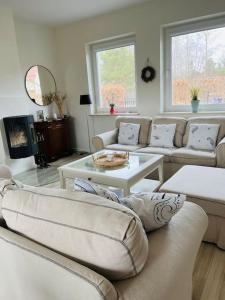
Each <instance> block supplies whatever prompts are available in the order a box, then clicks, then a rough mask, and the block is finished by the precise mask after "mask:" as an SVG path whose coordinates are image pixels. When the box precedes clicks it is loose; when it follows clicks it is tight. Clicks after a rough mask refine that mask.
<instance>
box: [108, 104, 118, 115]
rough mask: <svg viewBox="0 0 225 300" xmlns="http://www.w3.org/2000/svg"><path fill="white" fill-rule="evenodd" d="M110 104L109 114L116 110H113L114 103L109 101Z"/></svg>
mask: <svg viewBox="0 0 225 300" xmlns="http://www.w3.org/2000/svg"><path fill="white" fill-rule="evenodd" d="M109 106H110V111H109V112H110V114H115V112H116V110H115V104H114V103H110V104H109Z"/></svg>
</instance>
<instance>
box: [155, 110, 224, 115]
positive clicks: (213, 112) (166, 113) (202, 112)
mask: <svg viewBox="0 0 225 300" xmlns="http://www.w3.org/2000/svg"><path fill="white" fill-rule="evenodd" d="M221 114H225V111H224V110H221V111H218V110H217V111H199V112H197V113H193V112H190V111H189V112H188V111H184V112H181V111H167V112H161V113H160V115H186V116H188V115H190V116H197V115H221Z"/></svg>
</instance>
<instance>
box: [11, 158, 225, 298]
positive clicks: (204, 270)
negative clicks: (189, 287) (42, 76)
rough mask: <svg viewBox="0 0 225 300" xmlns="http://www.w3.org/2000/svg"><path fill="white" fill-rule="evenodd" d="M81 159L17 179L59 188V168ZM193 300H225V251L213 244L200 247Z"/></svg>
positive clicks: (62, 161)
mask: <svg viewBox="0 0 225 300" xmlns="http://www.w3.org/2000/svg"><path fill="white" fill-rule="evenodd" d="M81 157H82V156H78V155H73V156H70V157H67V158H65V159H61V160H58V161H57V162H55V163H53V164H51V168H49V169H43V170H40V169H34V170H31V171H28V172H24V173H22V174H20V175H18V176H17V179H18V180H20V181H22V182H23V183H25V184H30V185H35V186H41V185H45V186H47V187H50V188H58V187H59V186H60V184H59V176H58V171H57V167H59V166H61V165H63V164H66V163H69V162H70V161H73V160H76V159H79V158H81ZM165 300H166V299H165ZM180 300H182V299H180ZM193 300H225V251H223V250H220V249H219V248H217V247H216V246H215V245H213V244H209V243H202V245H201V247H200V250H199V253H198V256H197V259H196V264H195V269H194V274H193Z"/></svg>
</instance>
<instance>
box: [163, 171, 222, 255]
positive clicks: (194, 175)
mask: <svg viewBox="0 0 225 300" xmlns="http://www.w3.org/2000/svg"><path fill="white" fill-rule="evenodd" d="M160 192H170V193H182V194H185V195H186V196H187V201H191V202H194V203H196V204H198V205H199V206H201V207H202V208H203V209H204V210H205V212H206V213H207V215H208V218H209V223H208V224H209V225H208V229H207V232H206V234H205V236H204V239H203V240H204V241H207V242H211V243H215V244H216V245H217V246H218V247H219V248H222V249H224V250H225V169H219V168H213V167H201V166H184V167H183V168H181V169H180V170H179V171H178V172H177V173H176V174H175V175H174V176H172V177H171V178H170V179H169V180H168V181H167V182H165V183H164V184H163V185H162V186H161V188H160Z"/></svg>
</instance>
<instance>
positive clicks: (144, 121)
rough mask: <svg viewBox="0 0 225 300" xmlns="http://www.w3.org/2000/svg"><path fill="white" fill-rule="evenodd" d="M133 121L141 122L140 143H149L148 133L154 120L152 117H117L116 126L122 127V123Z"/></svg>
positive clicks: (135, 122) (134, 122)
mask: <svg viewBox="0 0 225 300" xmlns="http://www.w3.org/2000/svg"><path fill="white" fill-rule="evenodd" d="M121 122H122V123H133V124H140V125H141V128H140V133H139V144H144V145H146V144H148V134H149V128H150V124H151V122H152V119H151V118H148V117H134V116H132V117H117V118H116V122H115V126H116V128H119V127H120V123H121Z"/></svg>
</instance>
